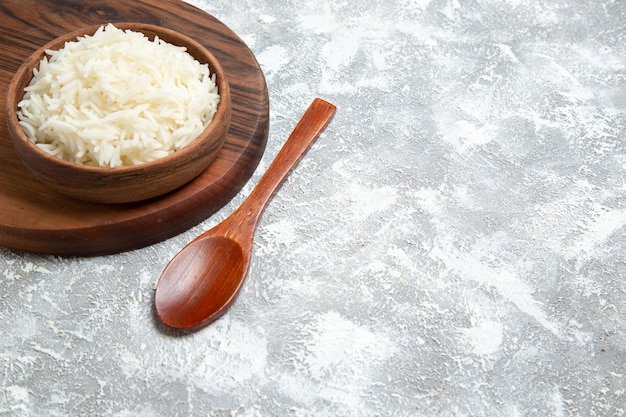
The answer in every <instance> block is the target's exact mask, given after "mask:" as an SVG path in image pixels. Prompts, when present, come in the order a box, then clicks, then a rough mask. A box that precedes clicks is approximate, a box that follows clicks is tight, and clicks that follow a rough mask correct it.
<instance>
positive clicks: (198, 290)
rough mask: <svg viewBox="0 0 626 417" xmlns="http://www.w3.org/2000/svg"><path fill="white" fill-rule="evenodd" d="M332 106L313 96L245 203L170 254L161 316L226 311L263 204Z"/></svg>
mask: <svg viewBox="0 0 626 417" xmlns="http://www.w3.org/2000/svg"><path fill="white" fill-rule="evenodd" d="M335 110H336V108H335V106H334V105H332V104H330V103H328V102H326V101H324V100H321V99H319V98H316V99H315V100H314V101H313V103H312V104H311V106H310V107H309V108H308V110H307V111H306V112H305V114H304V116H302V119H301V120H300V122H298V125H297V126H296V128H295V129H294V131H293V132H292V133H291V135H290V136H289V139H287V141H286V142H285V144H284V145H283V147H282V149H281V150H280V152H279V153H278V155H276V159H274V161H273V162H272V164H271V165H270V167H269V168H268V170H267V172H265V175H263V177H262V178H261V180H260V181H259V183H258V184H257V186H256V187H255V188H254V190H253V191H252V193H250V195H249V196H248V198H247V199H246V200H245V201H244V202H243V204H242V205H241V206H240V207H239V208H238V209H237V210H235V211H234V212H233V213H232V214H231V215H230V216H229V217H228V218H226V219H225V220H224V221H223V222H222V223H220V224H218V225H217V226H215V227H213V228H212V229H210V230H208V231H207V232H205V233H203V234H202V235H200V236H198V237H197V238H196V239H194V240H193V241H191V242H190V243H189V244H187V245H186V246H185V247H184V248H183V249H182V250H181V251H180V252H179V253H178V254H177V255H176V256H174V258H172V260H171V261H170V262H169V264H168V265H167V266H166V267H165V269H164V270H163V274H162V275H161V278H160V279H159V282H158V283H157V287H156V292H155V296H154V304H155V307H156V313H157V316H158V317H159V320H161V322H163V323H164V324H166V325H167V326H170V327H173V328H177V329H193V328H197V327H201V326H204V325H207V324H209V323H211V322H212V321H214V320H216V319H217V318H218V317H220V316H221V315H222V314H224V312H226V310H227V309H228V307H230V305H231V304H232V303H233V301H234V300H235V298H236V296H237V294H238V293H239V290H240V289H241V285H242V284H243V281H244V279H245V277H246V274H247V272H248V267H249V265H250V258H251V255H252V241H253V239H254V231H255V229H256V226H257V223H258V221H259V218H260V217H261V213H263V209H264V208H265V206H266V205H267V203H268V201H269V200H270V198H271V197H272V196H273V195H274V193H275V191H276V190H277V189H278V187H279V186H280V185H281V184H282V182H283V180H284V179H285V178H286V177H287V175H288V174H289V172H290V171H291V169H292V168H293V167H294V166H295V165H296V164H297V163H298V161H299V160H300V158H301V157H302V156H303V155H304V153H305V152H306V150H307V149H308V148H309V147H310V146H311V144H312V143H313V142H314V141H315V139H317V137H318V136H319V135H320V133H321V132H322V130H324V128H325V127H326V126H327V125H328V123H329V122H330V120H331V119H332V117H333V115H334V114H335Z"/></svg>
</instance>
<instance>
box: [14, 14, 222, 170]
mask: <svg viewBox="0 0 626 417" xmlns="http://www.w3.org/2000/svg"><path fill="white" fill-rule="evenodd" d="M46 54H47V55H49V58H48V57H44V58H43V59H42V60H41V61H40V63H39V69H35V70H34V71H33V74H34V76H33V79H32V80H31V82H30V84H29V85H28V86H27V87H26V88H25V92H26V93H25V95H24V97H23V99H22V100H21V101H20V102H19V103H18V111H17V116H18V119H19V124H20V126H21V127H22V129H23V130H24V132H25V133H26V135H27V136H28V137H29V138H30V139H31V140H32V141H33V142H34V143H35V144H36V145H37V146H38V147H39V148H41V149H42V150H44V151H45V152H47V153H49V154H51V155H54V156H56V157H58V158H61V159H63V160H66V161H69V162H73V163H77V164H82V165H87V166H100V167H121V166H130V165H138V164H143V163H147V162H150V161H153V160H156V159H159V158H162V157H164V156H167V155H169V154H171V153H174V152H176V151H178V150H180V149H182V148H184V147H185V146H187V145H188V144H189V143H191V142H192V141H193V140H194V139H195V138H196V137H197V136H198V134H199V133H200V132H202V131H203V130H204V129H205V128H206V126H207V125H208V124H209V123H210V122H211V120H212V119H213V116H214V114H215V112H216V109H217V106H218V104H219V101H220V94H219V91H218V87H217V85H216V82H215V74H211V73H210V70H209V67H208V65H207V64H201V63H200V62H198V61H197V60H195V59H194V58H193V57H192V56H191V55H190V54H189V53H187V52H186V49H185V48H184V47H181V46H176V45H173V44H170V43H167V42H165V41H163V40H161V39H159V38H158V37H154V39H153V40H150V39H149V38H148V37H146V36H145V35H144V34H143V33H141V32H135V31H132V30H129V29H127V30H121V29H118V28H117V27H115V26H114V25H113V24H108V25H106V26H102V27H100V28H99V29H98V30H97V31H96V32H95V33H94V34H93V35H85V36H81V37H78V38H77V39H76V40H75V41H69V42H66V43H65V45H64V47H63V48H61V49H59V50H47V51H46Z"/></svg>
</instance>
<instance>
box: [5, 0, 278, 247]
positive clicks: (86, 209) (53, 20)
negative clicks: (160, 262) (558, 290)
mask: <svg viewBox="0 0 626 417" xmlns="http://www.w3.org/2000/svg"><path fill="white" fill-rule="evenodd" d="M0 16H1V17H2V21H3V25H2V27H0V53H1V54H2V59H1V60H0V99H1V100H2V101H1V102H0V109H2V110H1V111H2V119H3V121H2V123H0V210H1V212H0V246H3V247H7V248H10V249H15V250H20V251H28V252H34V253H42V254H51V255H62V256H93V255H104V254H111V253H117V252H123V251H127V250H132V249H136V248H140V247H143V246H147V245H150V244H153V243H156V242H159V241H161V240H164V239H167V238H169V237H172V236H174V235H176V234H178V233H180V232H182V231H184V230H186V229H188V228H189V227H191V226H193V225H195V224H197V223H199V222H200V221H202V220H204V219H206V218H207V217H209V216H210V215H212V214H213V213H214V212H215V211H217V210H218V209H220V208H221V207H222V206H223V205H224V204H226V203H227V202H228V201H229V200H230V199H231V198H232V197H233V196H234V195H235V194H236V193H237V192H238V191H239V190H240V189H241V187H242V186H243V185H244V184H245V182H246V181H247V180H248V179H249V178H250V176H251V175H252V173H253V172H254V169H255V168H256V166H257V164H258V162H259V160H260V158H261V156H262V154H263V151H264V149H265V143H266V140H267V134H268V130H269V99H268V93H267V87H266V84H265V78H264V77H263V73H262V71H261V69H260V67H259V65H258V62H257V61H256V59H255V57H254V55H253V54H252V52H251V51H250V50H249V48H248V47H247V46H246V45H245V44H244V43H243V42H242V41H241V39H239V38H238V37H237V35H235V34H234V33H233V32H232V31H231V30H230V29H228V28H227V27H226V26H225V25H224V24H222V23H221V22H219V21H218V20H217V19H215V18H214V17H213V16H210V15H208V14H207V13H205V12H203V11H201V10H199V9H197V8H195V7H193V6H191V5H188V4H186V3H183V2H182V1H179V0H136V1H132V2H128V1H122V0H110V1H107V2H106V3H105V4H101V2H96V1H82V0H81V1H78V0H74V1H73V0H62V1H58V0H3V1H2V2H0ZM123 21H126V22H130V21H135V22H142V23H150V24H156V25H160V26H164V27H168V28H171V29H174V30H177V31H180V32H182V33H184V34H186V35H188V36H190V37H192V38H193V39H195V40H197V41H198V42H200V43H202V44H203V45H204V46H206V47H207V48H208V49H210V50H211V52H212V53H213V54H214V55H215V56H216V57H217V59H218V60H220V62H221V64H222V66H223V68H224V70H225V72H226V74H227V76H228V79H229V81H230V88H231V97H232V105H233V108H232V117H231V125H230V129H229V133H228V136H227V138H226V142H225V144H224V146H223V148H222V151H221V152H220V154H219V155H218V157H217V159H216V160H215V162H214V163H213V164H212V165H211V166H210V167H209V168H208V169H207V170H206V171H205V172H203V173H202V174H201V175H200V176H199V177H198V178H196V179H195V180H193V181H192V182H190V183H188V184H187V185H185V186H184V187H182V188H180V189H178V190H176V191H173V192H171V193H169V194H167V195H165V196H163V197H160V198H156V199H152V200H148V201H146V202H141V203H132V204H123V205H102V204H93V203H85V202H81V201H78V200H74V199H71V198H68V197H65V196H63V195H61V194H59V193H57V192H55V191H52V190H50V189H49V188H47V187H46V186H45V185H43V184H42V183H40V182H39V181H38V180H36V179H35V178H34V177H33V176H32V175H31V174H30V173H29V172H28V170H27V169H26V168H25V167H24V166H23V165H22V163H21V162H20V161H19V159H18V158H17V156H16V154H15V151H14V149H13V146H12V144H11V142H10V139H9V138H8V132H7V128H6V123H5V122H4V120H5V114H4V110H3V109H4V104H5V100H6V90H7V86H8V84H9V82H10V80H11V77H12V75H13V74H14V73H15V72H16V71H17V69H18V67H19V66H20V65H21V63H22V61H23V60H25V59H26V58H27V57H28V56H29V55H30V54H31V53H32V52H34V51H35V50H36V49H37V48H39V47H40V46H41V45H43V44H45V43H47V42H49V41H50V40H52V39H54V38H56V37H58V36H60V35H62V34H64V33H66V32H69V31H72V30H75V29H77V28H80V27H84V26H89V25H93V24H103V23H108V22H113V23H115V22H123Z"/></svg>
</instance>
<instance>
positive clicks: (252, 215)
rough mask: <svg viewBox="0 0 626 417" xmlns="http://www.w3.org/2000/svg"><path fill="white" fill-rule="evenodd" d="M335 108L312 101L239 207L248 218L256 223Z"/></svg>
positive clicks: (319, 100)
mask: <svg viewBox="0 0 626 417" xmlns="http://www.w3.org/2000/svg"><path fill="white" fill-rule="evenodd" d="M335 110H336V107H335V106H334V105H333V104H331V103H328V102H327V101H324V100H322V99H320V98H316V99H315V100H313V102H312V103H311V105H310V106H309V108H308V109H307V111H306V112H305V113H304V115H303V116H302V119H300V121H299V122H298V124H297V125H296V127H295V129H294V130H293V132H291V135H289V138H288V139H287V141H286V142H285V144H284V145H283V147H282V148H281V150H280V151H279V152H278V155H276V158H275V159H274V161H273V162H272V163H271V165H270V166H269V168H268V169H267V171H266V172H265V174H264V175H263V177H262V178H261V179H260V180H259V182H258V184H257V185H256V187H255V188H254V190H253V191H252V192H251V193H250V195H249V196H248V198H247V199H246V201H245V202H244V203H243V204H242V206H241V207H240V208H241V209H242V211H243V212H245V213H246V214H247V216H249V217H248V221H250V222H251V223H256V221H257V220H258V218H259V217H260V215H261V213H262V212H263V209H264V208H265V205H266V204H267V202H268V201H269V200H270V198H272V196H273V195H274V193H275V192H276V190H277V189H278V187H279V186H280V185H281V184H282V183H283V181H284V180H285V178H286V177H287V175H288V174H289V172H290V171H291V169H292V168H293V167H294V166H295V165H296V164H297V163H298V162H299V161H300V159H301V158H302V156H303V155H304V154H305V153H306V151H307V150H308V149H309V147H310V146H311V145H312V144H313V142H315V140H316V139H317V138H318V137H319V135H320V133H322V131H323V130H324V128H326V126H327V125H328V123H329V122H330V121H331V119H332V118H333V115H334V114H335Z"/></svg>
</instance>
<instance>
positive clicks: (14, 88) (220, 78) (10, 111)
mask: <svg viewBox="0 0 626 417" xmlns="http://www.w3.org/2000/svg"><path fill="white" fill-rule="evenodd" d="M108 24H112V25H114V26H115V27H116V28H118V29H121V30H133V31H138V32H142V33H144V32H143V31H144V30H145V31H149V32H152V33H154V35H156V36H159V35H160V34H164V35H167V37H168V38H175V39H177V40H180V41H181V43H183V44H182V45H178V44H175V43H173V44H175V45H176V46H183V47H185V48H186V49H187V50H186V52H187V53H190V52H189V49H190V48H189V47H190V46H191V47H192V48H193V49H195V50H197V51H199V52H200V53H201V54H202V55H204V56H205V57H207V58H208V60H207V61H208V62H201V63H206V64H208V65H209V71H210V73H211V74H215V78H216V85H217V87H218V93H219V95H220V101H219V103H218V105H217V108H216V111H215V114H214V115H213V118H212V119H211V121H210V122H209V124H208V125H207V126H206V127H205V128H204V129H203V130H202V131H201V132H200V133H199V134H198V135H197V136H196V137H195V138H194V139H193V140H192V141H191V142H190V143H189V144H187V145H186V146H184V147H183V148H181V149H180V150H178V151H175V152H172V153H170V154H169V155H166V156H163V157H161V158H157V159H154V160H152V161H149V162H145V163H141V164H134V165H124V166H118V167H106V166H95V165H84V164H79V163H75V162H70V161H67V160H65V159H62V158H59V157H57V156H54V155H51V154H49V153H47V152H46V151H44V150H43V149H41V148H40V147H39V146H37V144H36V143H34V142H33V141H32V140H31V139H30V137H29V136H28V135H27V134H26V133H25V132H24V131H23V129H22V127H21V125H20V124H19V120H18V117H17V105H18V104H19V102H20V101H21V100H22V98H23V97H24V94H25V91H24V90H23V89H21V90H20V89H19V88H18V87H19V86H20V85H22V80H24V78H25V77H29V78H28V80H27V82H26V84H24V85H28V84H29V83H30V80H32V78H33V74H32V70H33V69H34V68H38V67H39V64H40V61H41V59H42V58H43V57H44V56H46V55H48V54H47V52H46V51H47V50H55V49H57V50H58V49H60V48H62V47H63V46H64V45H65V43H66V42H69V41H73V40H76V39H77V38H78V37H80V36H85V35H93V34H94V33H95V32H96V31H97V30H98V29H99V28H101V27H105V26H107V25H108ZM144 34H145V33H144ZM147 36H148V37H149V38H150V39H153V36H152V35H147ZM159 38H160V36H159ZM166 42H168V43H172V42H170V41H169V40H166ZM192 56H193V55H192ZM194 59H196V60H197V58H196V57H195V56H194ZM29 73H30V74H29ZM230 100H231V97H230V86H229V83H228V78H227V77H226V75H225V72H224V69H223V67H222V66H221V64H220V62H219V60H218V59H217V58H216V57H215V56H214V55H213V54H212V53H211V51H209V49H208V48H206V47H205V46H203V45H202V44H200V43H199V42H198V41H196V40H194V39H192V38H191V37H189V36H188V35H185V34H183V33H182V32H179V31H176V30H173V29H170V28H167V27H164V26H159V25H154V24H150V23H142V22H128V21H123V22H108V23H102V24H97V25H90V26H85V27H82V28H79V29H76V30H73V31H71V32H67V33H65V34H63V35H60V36H58V37H56V38H54V39H52V40H50V41H49V42H47V43H46V44H44V45H43V46H41V47H40V48H38V49H37V50H35V51H34V52H33V53H32V54H31V55H29V56H28V57H27V58H26V59H25V60H24V62H23V63H22V64H21V65H20V67H19V68H18V70H17V71H16V72H15V74H14V75H13V77H12V79H11V81H10V83H9V86H8V89H7V96H6V103H5V118H6V122H7V127H8V128H9V130H10V131H11V130H12V131H13V134H14V135H16V136H17V138H18V139H19V140H20V141H21V142H23V143H25V144H26V146H27V147H28V148H29V149H30V150H32V151H33V152H34V153H35V154H37V156H38V157H39V158H41V159H44V160H45V161H46V162H49V163H51V164H54V165H57V166H59V167H60V168H65V169H72V170H79V171H81V172H85V173H92V174H98V173H101V174H107V175H111V174H128V173H131V172H134V171H143V170H147V169H151V168H153V167H158V166H161V165H163V164H167V162H169V161H171V160H176V159H180V158H185V156H186V155H189V154H191V153H193V152H196V151H197V150H198V149H200V148H202V146H203V142H204V141H203V140H198V139H203V138H204V139H206V138H208V137H210V136H211V133H212V131H213V130H216V129H217V128H218V126H217V123H214V121H216V120H221V119H222V118H223V115H224V113H226V112H228V111H229V109H230Z"/></svg>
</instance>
